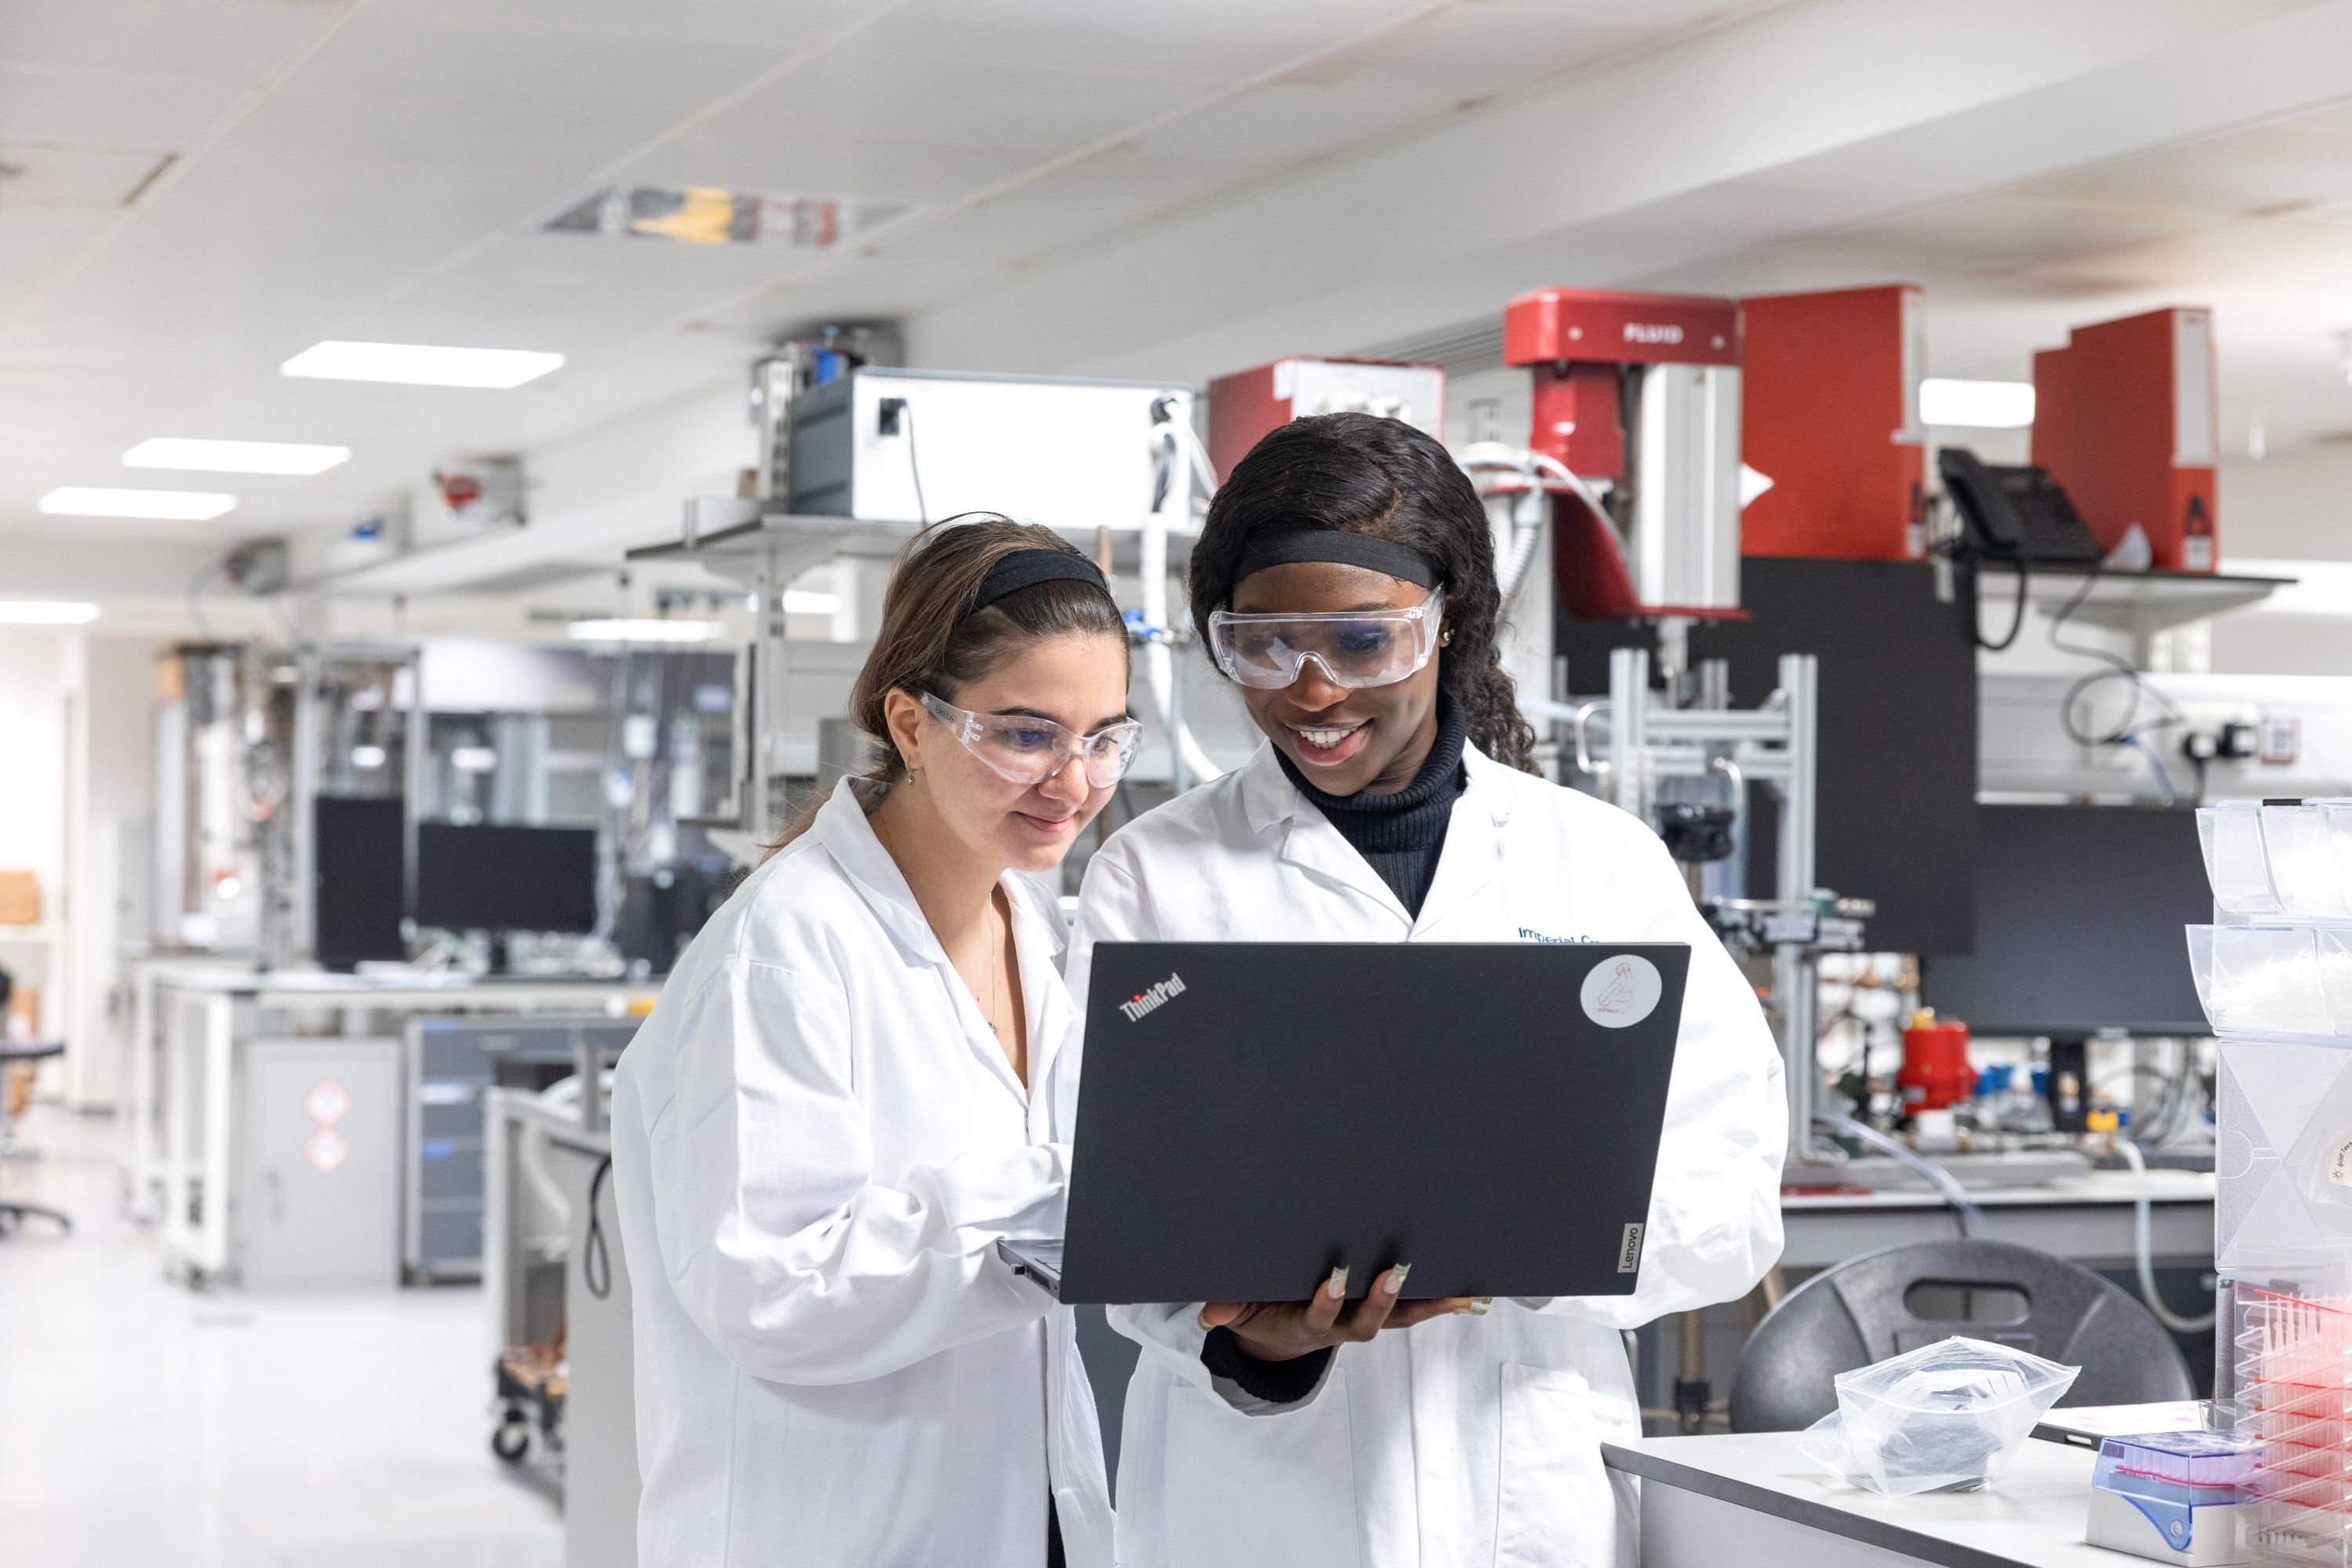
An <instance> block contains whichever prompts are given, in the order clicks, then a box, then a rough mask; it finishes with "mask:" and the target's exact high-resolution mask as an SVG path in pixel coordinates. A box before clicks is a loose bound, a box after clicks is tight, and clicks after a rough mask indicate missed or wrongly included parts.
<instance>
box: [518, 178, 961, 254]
mask: <svg viewBox="0 0 2352 1568" xmlns="http://www.w3.org/2000/svg"><path fill="white" fill-rule="evenodd" d="M914 210H915V209H914V207H913V206H912V205H910V204H908V203H906V202H881V201H866V200H862V199H859V198H856V197H836V196H763V195H754V194H752V193H751V192H749V191H727V190H720V189H719V188H718V187H716V186H712V185H688V186H685V187H683V188H681V189H677V190H671V189H667V188H666V187H663V186H659V185H610V186H607V187H606V188H604V190H601V191H598V192H597V193H596V194H595V195H593V196H590V197H588V198H587V199H586V200H584V201H583V202H580V203H579V204H577V205H573V206H571V207H568V208H566V209H565V210H564V211H563V212H562V213H561V214H559V215H558V216H555V217H553V218H551V219H549V220H548V223H547V231H548V232H549V233H550V234H588V235H605V236H626V237H633V238H638V239H677V240H684V241H685V242H686V243H688V245H769V246H781V247H784V248H786V249H790V250H831V249H832V248H833V247H835V246H836V245H840V244H842V243H844V242H845V241H847V240H852V239H856V238H858V237H862V236H864V235H866V234H868V233H870V232H872V231H873V230H875V229H877V228H879V227H881V226H883V225H884V224H887V223H889V222H892V221H894V220H895V219H898V218H900V217H904V216H906V215H907V214H908V213H910V212H912V211H914Z"/></svg>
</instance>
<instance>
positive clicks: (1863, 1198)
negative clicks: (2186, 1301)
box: [1780, 1170, 2213, 1214]
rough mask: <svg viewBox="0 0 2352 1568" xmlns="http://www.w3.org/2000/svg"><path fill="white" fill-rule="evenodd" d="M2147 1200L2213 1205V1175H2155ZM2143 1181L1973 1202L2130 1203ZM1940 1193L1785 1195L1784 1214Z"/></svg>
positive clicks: (1904, 1205) (2080, 1183)
mask: <svg viewBox="0 0 2352 1568" xmlns="http://www.w3.org/2000/svg"><path fill="white" fill-rule="evenodd" d="M2147 1187H2148V1200H2149V1201H2150V1202H2151V1203H2159V1204H2210V1203H2211V1202H2212V1201H2213V1173H2212V1172H2210V1171H2164V1170H2158V1171H2150V1172H2149V1173H2147ZM2139 1188H2140V1178H2139V1177H2138V1176H2137V1175H2136V1174H2134V1173H2132V1172H2129V1171H2092V1172H2089V1173H2085V1174H2084V1175H2080V1176H2068V1177H2065V1178H2063V1179H2062V1180H2059V1181H2054V1182H2041V1183H2036V1184H2033V1185H2031V1186H2013V1187H2011V1186H2001V1187H1972V1188H1970V1189H1969V1202H1970V1203H1972V1204H1974V1205H1977V1206H1978V1207H1979V1208H1988V1209H1990V1208H2026V1207H2032V1206H2033V1205H2040V1204H2127V1203H2131V1202H2133V1201H2134V1200H2135V1199H2137V1197H2138V1196H2139ZM1947 1206H1948V1205H1946V1203H1945V1201H1944V1196H1943V1194H1940V1193H1937V1192H1933V1191H1930V1190H1929V1189H1927V1188H1926V1187H1895V1188H1890V1189H1887V1190H1885V1191H1883V1192H1875V1193H1783V1194H1780V1210H1781V1212H1782V1213H1783V1214H1803V1213H1805V1212H1806V1211H1808V1210H1812V1209H1939V1208H1944V1207H1947Z"/></svg>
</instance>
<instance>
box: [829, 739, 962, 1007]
mask: <svg viewBox="0 0 2352 1568" xmlns="http://www.w3.org/2000/svg"><path fill="white" fill-rule="evenodd" d="M888 793H889V786H888V785H887V784H878V783H877V782H876V781H875V780H873V779H864V778H855V777H851V778H845V779H843V780H842V781H841V782H840V783H839V784H835V786H834V790H833V795H832V796H831V798H829V799H828V800H826V802H825V803H824V805H823V806H822V807H820V808H819V809H818V811H817V814H816V822H815V824H814V826H812V827H811V828H810V830H809V831H810V832H811V833H812V834H814V836H815V838H816V841H817V842H818V843H819V844H822V845H824V848H825V852H826V853H827V854H829V855H831V856H832V857H833V858H834V862H835V864H836V865H838V866H839V867H840V868H841V869H842V872H843V874H844V875H845V876H846V877H848V879H850V881H851V882H853V883H855V884H856V888H857V890H858V892H859V893H860V894H861V895H862V896H863V897H864V898H865V900H866V904H867V906H868V907H869V908H871V909H872V910H873V911H874V914H875V918H877V920H879V921H881V922H882V923H883V924H884V925H886V926H887V927H888V928H889V929H890V934H891V935H893V936H895V937H897V938H898V940H899V941H900V942H904V943H906V944H907V946H908V947H909V948H911V949H912V950H913V951H914V952H915V954H916V955H917V956H918V957H919V958H922V959H924V960H925V961H927V962H929V963H946V962H947V961H948V953H947V949H945V948H943V947H941V946H940V939H939V937H938V935H937V934H936V933H935V932H933V931H932V930H931V922H930V921H927V920H925V919H924V918H923V907H922V906H921V905H920V904H918V903H917V902H915V890H914V889H912V888H909V887H908V886H907V879H906V877H905V875H904V874H902V873H901V872H900V871H899V869H898V862H897V861H896V860H893V859H891V858H890V851H888V850H887V849H885V848H883V847H882V840H880V839H879V838H877V837H874V825H873V824H872V823H870V822H868V821H867V820H866V812H867V811H868V810H870V809H871V808H872V807H874V806H877V805H880V804H881V803H882V797H883V796H884V795H887V794H888Z"/></svg>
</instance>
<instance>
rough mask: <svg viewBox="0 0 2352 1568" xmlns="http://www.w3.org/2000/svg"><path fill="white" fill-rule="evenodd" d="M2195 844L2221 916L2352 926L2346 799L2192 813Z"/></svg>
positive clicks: (2351, 808)
mask: <svg viewBox="0 0 2352 1568" xmlns="http://www.w3.org/2000/svg"><path fill="white" fill-rule="evenodd" d="M2197 838H2198V843H2199V844H2200V846H2201V847H2203V849H2204V852H2205V875H2206V879H2207V880H2209V881H2210V882H2211V883H2212V885H2213V901H2214V903H2215V904H2216V905H2217V906H2219V907H2220V909H2221V910H2222V912H2223V913H2225V914H2232V915H2245V916H2251V917H2253V918H2256V919H2260V918H2262V917H2264V916H2273V917H2283V918H2284V919H2288V920H2315V921H2340V920H2346V919H2352V898H2347V891H2352V800H2342V799H2327V800H2305V801H2289V802H2279V803H2268V804H2266V803H2263V802H2261V801H2252V800H2232V801H2224V802H2222V803H2221V805H2209V806H2203V807H2200V809H2199V811H2198V813H2197Z"/></svg>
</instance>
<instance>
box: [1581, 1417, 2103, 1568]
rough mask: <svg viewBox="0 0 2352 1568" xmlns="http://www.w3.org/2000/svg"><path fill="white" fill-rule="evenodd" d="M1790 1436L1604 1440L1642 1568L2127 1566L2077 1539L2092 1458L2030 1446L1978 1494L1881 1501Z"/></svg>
mask: <svg viewBox="0 0 2352 1568" xmlns="http://www.w3.org/2000/svg"><path fill="white" fill-rule="evenodd" d="M1803 1436H1804V1434H1802V1433H1801V1432H1755V1433H1736V1434H1725V1435H1722V1436H1701V1437H1651V1438H1646V1439H1644V1440H1643V1441H1642V1442H1640V1443H1635V1444H1615V1443H1610V1444H1604V1445H1602V1447H1601V1462H1602V1463H1603V1464H1605V1465H1607V1466H1608V1467H1609V1468H1611V1469H1612V1470H1616V1471H1619V1472H1621V1473H1622V1474H1624V1475H1629V1476H1635V1477H1639V1478H1640V1479H1641V1482H1642V1488H1641V1490H1642V1559H1641V1568H1721V1564H1722V1563H1723V1562H1724V1559H1725V1554H1726V1552H1736V1553H1737V1555H1738V1560H1739V1562H1740V1563H1741V1565H1742V1568H1894V1565H1895V1564H1896V1563H1936V1564H1938V1565H1939V1568H2128V1565H2129V1564H2131V1563H2146V1562H2147V1559H2145V1558H2138V1557H2133V1556H2130V1555H2128V1554H2126V1553H2124V1552H2111V1551H2108V1550H2107V1549H2105V1547H2098V1546H2093V1545H2091V1544H2090V1543H2089V1542H2086V1541H2084V1539H2083V1536H2084V1523H2085V1521H2086V1518H2087V1515H2088V1511H2089V1508H2090V1495H2091V1470H2092V1467H2093V1466H2094V1464H2095V1462H2096V1460H2097V1458H2098V1456H2097V1453H2096V1451H2095V1449H2092V1448H2087V1447H2076V1446H2074V1445H2072V1444H2067V1443H2053V1442H2044V1441H2041V1440H2039V1439H2032V1440H2029V1441H2027V1442H2025V1443H2024V1444H2022V1445H2021V1447H2020V1448H2019V1450H2018V1452H2017V1453H2016V1454H2015V1455H2014V1456H2013V1457H2012V1458H2011V1460H2010V1462H2009V1466H2008V1468H2006V1469H2004V1470H2003V1471H2002V1472H2001V1473H2000V1475H1999V1476H1998V1477H1996V1478H1995V1479H1993V1481H1992V1482H1991V1483H1990V1485H1988V1486H1987V1487H1985V1488H1984V1489H1981V1490H1979V1491H1973V1492H1923V1493H1920V1494H1918V1495H1916V1496H1913V1497H1880V1496H1879V1495H1878V1494H1877V1493H1875V1492H1871V1491H1865V1490H1864V1489H1861V1488H1860V1487H1856V1486H1853V1485H1852V1484H1850V1483H1849V1482H1847V1481H1845V1480H1843V1479H1839V1478H1837V1477H1834V1476H1832V1475H1831V1474H1830V1473H1829V1471H1828V1470H1827V1469H1825V1468H1823V1467H1822V1465H1820V1464H1819V1463H1817V1462H1816V1461H1814V1460H1812V1459H1809V1458H1806V1457H1805V1456H1804V1454H1803V1453H1801V1451H1800V1450H1799V1447H1798V1445H1799V1444H1800V1442H1801V1440H1802V1439H1803Z"/></svg>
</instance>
